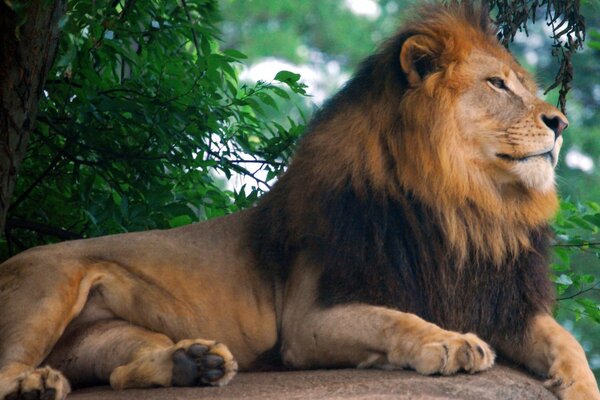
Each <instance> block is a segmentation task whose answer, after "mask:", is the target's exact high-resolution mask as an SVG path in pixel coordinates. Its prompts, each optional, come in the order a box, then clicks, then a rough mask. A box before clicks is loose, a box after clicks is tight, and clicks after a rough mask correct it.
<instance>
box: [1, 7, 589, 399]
mask: <svg viewBox="0 0 600 400" xmlns="http://www.w3.org/2000/svg"><path fill="white" fill-rule="evenodd" d="M417 14H418V15H417V17H416V18H415V19H414V20H413V21H412V22H410V23H408V24H407V25H406V26H405V27H404V28H403V29H402V30H401V31H400V32H399V33H398V34H397V35H396V36H395V37H393V38H392V39H391V40H390V41H388V42H386V43H385V44H384V45H383V47H382V48H381V50H380V51H379V52H378V53H377V54H375V55H373V56H371V57H369V58H368V59H367V60H366V61H365V62H364V63H363V64H362V66H361V67H360V69H359V71H358V72H357V74H356V75H355V76H354V78H353V79H352V80H351V81H350V82H349V83H348V84H347V85H346V86H345V87H344V88H343V89H342V90H341V91H340V92H339V93H338V94H337V95H336V96H335V97H334V98H333V99H332V100H331V101H330V102H329V103H328V104H327V105H326V106H325V107H324V108H323V109H322V110H321V111H320V112H319V113H318V114H317V115H316V117H315V118H314V120H313V121H312V123H311V125H310V127H309V129H308V134H307V135H306V137H305V138H304V139H303V141H302V142H301V144H300V146H299V148H298V151H297V154H296V156H295V158H294V159H293V161H292V163H291V165H290V167H289V170H288V171H287V172H286V173H285V174H283V176H281V178H280V179H279V181H278V182H277V184H276V185H275V187H274V188H273V190H272V191H271V192H269V193H268V194H267V195H265V196H264V197H263V198H262V199H261V200H260V201H259V202H258V205H257V206H256V207H254V208H252V209H250V210H247V211H245V212H241V213H238V214H235V215H231V216H228V217H224V218H219V219H214V220H211V221H208V222H204V223H200V224H195V225H190V226H186V227H183V228H178V229H173V230H168V231H152V232H143V233H131V234H124V235H116V236H108V237H103V238H97V239H89V240H81V241H74V242H67V243H61V244H57V245H52V246H44V247H39V248H35V249H32V250H29V251H26V252H24V253H22V254H20V255H18V256H16V257H14V258H12V259H10V260H8V261H7V262H6V263H4V264H2V266H0V368H1V369H0V398H1V399H14V398H28V399H29V398H36V397H42V398H44V399H52V398H54V399H63V398H65V396H66V395H67V393H68V392H69V383H68V381H67V378H68V380H69V381H70V382H71V384H72V385H76V386H83V385H90V384H95V383H98V382H110V384H111V386H112V387H113V388H115V389H125V388H133V387H149V386H154V385H160V386H194V385H224V384H226V383H227V382H229V381H230V380H231V378H233V376H234V375H235V373H236V371H237V369H238V365H239V367H240V368H241V369H242V370H252V369H255V368H264V362H265V361H266V360H267V359H268V358H269V357H267V355H273V354H279V355H281V359H282V360H283V362H284V363H285V364H286V365H287V366H290V367H293V368H315V367H331V366H357V367H379V368H405V367H409V368H413V369H415V370H417V371H418V372H420V373H422V374H444V375H446V374H453V373H455V372H457V371H459V370H464V371H468V372H477V371H483V370H486V369H488V368H490V367H491V366H492V364H493V363H494V357H495V354H494V351H493V350H492V348H494V349H495V350H496V351H497V352H498V353H499V354H502V355H503V356H505V357H507V358H509V359H512V360H514V361H516V362H517V363H520V364H523V365H525V366H527V367H529V368H530V369H531V370H533V371H535V372H537V373H539V374H542V375H544V376H547V377H548V381H547V386H548V387H549V388H550V389H552V390H554V391H555V393H556V394H557V395H558V396H559V397H560V398H561V399H567V400H581V399H594V400H599V399H600V393H599V391H598V387H597V384H596V381H595V379H594V376H593V375H592V372H591V371H590V368H589V367H588V364H587V361H586V358H585V354H584V352H583V350H582V348H581V346H580V345H579V344H578V343H577V341H576V340H575V339H574V338H573V337H572V336H571V335H570V334H569V333H567V331H565V330H564V329H563V328H561V327H560V326H559V325H558V324H557V323H556V322H555V321H554V319H553V318H552V317H551V316H550V309H551V307H552V300H553V294H552V285H551V283H550V282H549V280H548V276H547V275H548V270H547V258H546V254H547V253H548V247H549V243H550V237H551V234H550V230H549V228H548V224H547V220H548V218H550V217H551V216H552V214H553V213H554V212H555V209H556V204H557V200H556V194H555V188H554V172H553V169H554V166H555V165H556V162H557V159H558V153H559V149H560V146H561V144H562V140H563V139H562V136H561V133H562V131H563V129H564V128H566V126H567V119H566V118H565V116H564V115H563V114H561V113H560V112H559V111H558V110H557V109H555V108H554V107H552V106H550V105H548V104H546V103H544V102H542V101H541V100H539V99H537V98H536V95H535V94H536V87H535V84H534V83H533V81H532V79H531V78H530V77H529V75H528V74H527V72H526V71H525V70H524V69H523V68H521V67H520V66H519V65H518V64H517V62H516V61H515V60H514V59H513V57H512V56H511V55H510V54H509V53H508V52H506V51H505V50H504V48H502V47H501V46H500V45H499V44H498V43H497V41H496V39H495V36H494V29H493V27H492V26H491V25H490V23H489V21H488V17H487V13H486V12H485V11H482V10H474V9H473V7H470V6H456V5H452V6H449V7H445V6H441V5H429V6H426V7H424V8H422V9H421V10H420V12H419V13H417ZM464 332H473V333H464ZM209 339H210V340H209ZM213 339H216V340H218V342H217V341H214V340H213ZM234 356H235V359H234ZM40 366H42V367H40Z"/></svg>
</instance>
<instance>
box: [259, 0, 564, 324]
mask: <svg viewBox="0 0 600 400" xmlns="http://www.w3.org/2000/svg"><path fill="white" fill-rule="evenodd" d="M425 31H427V32H428V34H429V35H437V36H435V37H440V38H443V40H445V41H447V40H450V42H452V43H453V44H452V45H451V46H450V45H449V44H448V43H443V44H442V45H443V46H446V47H444V48H446V50H447V51H448V52H450V53H452V54H446V55H445V56H444V58H443V59H441V60H438V61H437V63H436V65H435V66H434V68H435V71H434V72H432V73H431V74H430V75H429V76H428V79H427V81H426V82H425V84H424V85H423V88H421V89H419V90H412V89H410V88H409V87H408V83H407V78H406V77H405V76H404V74H403V72H402V69H401V67H400V64H399V54H400V50H401V48H402V45H403V43H404V42H405V41H406V40H407V38H408V37H410V36H411V35H415V34H419V33H423V32H425ZM490 32H491V29H490V26H489V24H488V22H487V15H486V18H485V23H484V19H483V18H482V17H481V12H475V11H474V10H472V9H471V10H470V11H469V10H466V9H465V8H460V7H456V6H454V8H446V7H442V6H437V7H436V6H431V7H429V6H428V7H426V8H424V9H422V10H421V11H420V13H419V14H418V17H417V18H416V19H415V22H412V23H410V24H408V25H407V26H406V27H405V28H404V29H402V30H401V31H400V32H399V33H398V34H397V35H396V36H395V37H394V38H392V39H391V40H389V41H388V42H386V43H385V44H384V45H383V46H382V47H381V49H380V50H379V51H378V52H377V53H376V54H375V55H373V56H371V57H369V58H367V59H366V60H365V61H364V62H363V64H362V65H361V67H360V68H359V70H358V72H357V73H356V74H355V75H354V77H353V78H352V79H351V80H350V81H349V82H348V83H347V84H346V86H345V87H344V88H343V89H342V90H341V91H340V92H339V93H338V94H337V95H336V96H334V97H333V98H332V99H331V100H330V101H329V102H328V103H327V104H326V105H325V106H324V107H323V108H322V110H320V111H319V112H318V113H317V115H316V116H315V118H314V119H313V121H312V123H311V124H310V126H309V128H308V132H307V134H306V136H305V137H304V138H303V139H302V141H301V142H300V144H299V147H298V150H297V153H296V155H295V157H294V159H293V160H292V162H291V165H290V167H289V169H288V171H287V172H286V173H285V174H284V175H283V176H281V177H280V179H279V181H278V182H277V183H276V184H275V186H274V187H273V189H272V190H271V191H270V192H269V193H267V194H266V195H265V196H264V197H263V198H262V199H261V200H260V201H259V203H258V205H257V207H256V209H255V210H254V211H253V223H252V226H251V228H250V230H249V240H250V242H251V243H252V245H253V248H254V251H255V253H256V254H257V263H258V264H259V265H260V266H261V267H262V268H265V269H266V270H267V271H269V272H270V273H275V274H276V276H279V277H280V278H281V279H284V280H285V279H286V278H287V276H288V274H289V272H290V268H292V266H293V265H294V262H295V260H296V257H297V256H298V255H299V254H304V255H305V257H306V258H308V259H309V260H312V261H311V262H312V264H314V265H315V266H318V267H319V268H320V270H321V271H322V278H321V281H320V299H321V301H322V302H323V304H329V305H331V304H336V303H339V302H347V301H363V302H367V303H373V304H381V305H387V306H392V307H395V308H398V309H402V310H406V311H411V312H415V313H417V314H419V315H421V316H424V317H427V318H430V319H431V320H432V321H433V322H438V323H440V324H441V325H442V326H446V327H449V328H453V329H458V330H469V329H470V330H475V329H484V328H483V327H484V326H497V324H500V323H503V324H504V323H508V322H509V321H510V322H511V323H514V321H515V320H521V321H527V320H528V319H527V318H522V319H521V317H529V315H527V316H524V315H518V316H517V315H513V314H512V313H513V310H519V309H520V306H519V305H518V304H517V305H515V304H514V301H511V299H521V300H520V301H525V302H529V303H530V304H529V303H528V304H527V305H526V307H524V308H522V309H523V310H524V311H523V312H524V313H534V312H537V311H539V310H542V309H544V310H545V309H547V308H548V307H549V304H550V302H551V298H552V294H551V293H552V290H551V287H550V285H549V284H548V283H547V279H546V275H547V272H546V265H547V264H546V261H547V260H546V259H545V256H544V254H546V252H547V246H548V244H549V241H550V234H549V230H548V228H547V224H546V221H547V219H548V218H549V217H550V215H551V214H552V213H553V212H554V209H555V207H556V201H557V200H556V195H555V193H554V192H551V193H536V192H532V191H528V190H526V189H524V188H518V187H517V188H513V189H511V190H509V191H507V190H504V191H503V190H502V189H501V188H498V187H496V186H495V185H493V184H492V182H491V181H490V179H489V178H488V177H487V176H486V175H485V174H484V173H482V172H480V171H477V170H473V169H472V167H471V166H470V165H468V164H467V163H466V161H465V158H464V157H463V156H464V154H462V150H461V141H460V135H459V132H458V131H457V127H456V124H455V121H454V120H453V115H452V109H453V102H454V98H455V96H456V92H457V90H458V88H459V87H460V82H458V81H457V79H458V78H457V77H455V76H453V74H452V70H453V65H455V64H456V63H457V62H459V61H460V57H463V56H464V54H465V53H468V52H469V51H470V49H471V48H472V46H474V45H478V46H481V47H486V46H498V44H497V43H495V39H494V38H493V35H490ZM462 35H466V36H462ZM465 37H466V38H469V40H470V42H469V43H468V44H464V43H463V42H464V40H465V39H464V38H465ZM429 67H431V66H429ZM480 274H481V275H480ZM436 279H437V280H438V283H434V281H435V280H436ZM494 279H496V281H494ZM522 280H525V281H522ZM474 282H475V283H474ZM491 282H500V284H501V285H503V286H502V287H497V286H493V285H492V283H491ZM469 284H473V286H469ZM478 285H479V286H478ZM490 285H492V286H490ZM470 287H477V289H478V290H480V291H486V290H487V291H490V293H491V295H492V296H495V297H494V298H493V299H492V300H490V299H487V300H485V299H480V298H478V299H477V301H475V297H473V298H472V300H473V301H474V302H472V303H469V302H468V301H466V303H465V304H461V301H462V300H459V299H458V298H454V299H453V300H452V301H454V302H453V303H452V302H450V303H452V304H449V306H448V308H446V307H438V308H437V309H436V305H435V304H433V302H435V300H434V298H435V296H436V295H435V292H436V291H437V292H439V293H440V295H441V296H444V295H445V296H447V297H450V296H456V293H461V291H463V290H467V289H468V288H470ZM469 290H470V289H469ZM505 290H506V291H505ZM523 290H531V294H530V295H528V294H526V293H524V292H523ZM419 291H421V293H422V296H420V297H419V296H416V297H415V296H414V293H418V292H419ZM471 294H472V295H473V296H475V293H471ZM490 301H491V302H492V303H493V304H492V303H490ZM496 301H498V302H499V303H498V304H500V302H502V304H505V305H506V308H505V309H501V307H500V306H498V305H495V304H496V303H495V302H496ZM477 302H479V305H477ZM467 303H468V304H467ZM451 306H455V307H456V309H459V310H460V309H465V307H470V308H472V310H471V311H472V312H473V313H474V316H473V317H472V319H469V318H470V317H469V318H467V317H465V315H454V314H451V313H450V310H451ZM486 307H487V308H486ZM499 307H500V308H499ZM510 307H514V308H510ZM435 310H437V311H435ZM490 310H492V311H490ZM493 310H495V311H493ZM444 313H446V314H445V315H446V316H444ZM494 313H495V314H494ZM501 318H504V319H505V320H504V322H502V321H501V320H500V319H501ZM492 320H493V321H492ZM490 322H492V323H491V324H490ZM512 326H514V327H516V328H514V329H517V330H518V329H520V328H519V325H518V324H513V325H512ZM506 329H509V327H508V325H507V327H506ZM510 329H512V328H510Z"/></svg>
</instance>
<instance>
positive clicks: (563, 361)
mask: <svg viewBox="0 0 600 400" xmlns="http://www.w3.org/2000/svg"><path fill="white" fill-rule="evenodd" d="M502 350H503V353H505V354H506V355H507V356H509V357H510V358H513V359H514V360H515V361H518V362H519V363H522V364H524V365H525V366H527V367H528V368H530V369H531V370H533V371H535V372H537V373H539V374H540V375H542V376H547V377H548V380H547V381H546V386H547V387H548V388H549V389H551V390H552V391H553V392H555V393H556V395H557V396H558V397H559V398H560V399H563V400H577V399H586V400H600V392H599V391H598V384H597V383H596V379H595V378H594V374H593V373H592V371H591V369H590V367H589V365H588V362H587V360H586V357H585V352H584V351H583V348H582V347H581V345H580V344H579V343H578V342H577V340H576V339H575V338H574V337H573V336H572V335H571V334H570V333H569V332H568V331H567V330H566V329H564V328H563V327H562V326H560V325H559V324H558V323H557V322H556V321H555V320H554V318H552V317H551V316H550V315H547V314H544V315H539V316H537V317H535V318H534V319H533V320H532V324H531V326H530V328H529V332H528V335H527V337H526V339H525V341H524V343H523V344H522V345H520V346H514V344H511V343H505V344H503V345H502Z"/></svg>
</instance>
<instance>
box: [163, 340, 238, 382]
mask: <svg viewBox="0 0 600 400" xmlns="http://www.w3.org/2000/svg"><path fill="white" fill-rule="evenodd" d="M236 372H237V363H236V362H235V360H234V359H233V356H232V355H231V353H230V352H229V349H227V347H226V346H225V345H223V344H221V343H216V342H213V343H211V342H207V341H201V342H196V343H193V344H190V345H187V346H184V347H181V348H179V349H177V350H175V352H174V353H173V377H172V385H173V386H205V385H210V386H223V385H225V384H227V383H228V382H229V381H230V380H231V379H232V378H233V376H234V375H235V373H236Z"/></svg>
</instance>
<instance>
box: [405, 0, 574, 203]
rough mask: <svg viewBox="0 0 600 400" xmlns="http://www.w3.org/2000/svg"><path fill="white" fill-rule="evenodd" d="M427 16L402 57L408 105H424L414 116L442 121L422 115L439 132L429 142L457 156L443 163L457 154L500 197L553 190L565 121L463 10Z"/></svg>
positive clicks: (488, 32)
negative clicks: (440, 135) (445, 146)
mask: <svg viewBox="0 0 600 400" xmlns="http://www.w3.org/2000/svg"><path fill="white" fill-rule="evenodd" d="M432 10H433V11H432ZM432 10H426V11H425V12H424V13H423V16H422V17H421V19H420V22H418V23H416V24H414V25H413V26H412V27H411V28H410V29H411V31H410V35H409V36H408V38H407V39H406V40H405V41H404V43H403V44H402V48H401V50H400V64H401V67H402V70H403V71H404V73H405V74H406V79H407V81H408V86H409V89H408V94H407V99H406V101H405V104H407V103H413V102H414V103H417V104H419V103H425V104H427V107H426V108H423V109H420V110H417V111H418V112H419V114H429V113H430V112H432V111H433V110H436V111H437V112H438V113H443V114H442V115H444V116H445V117H443V118H440V115H437V116H433V115H431V114H429V115H420V116H421V117H424V118H427V119H429V120H437V121H438V122H441V123H442V124H443V125H444V126H437V127H433V130H434V131H443V135H444V136H445V137H444V138H438V137H436V135H435V132H434V135H431V136H430V137H429V139H434V141H437V140H438V139H440V140H443V141H444V140H445V141H448V140H452V141H453V143H448V145H449V146H450V147H451V148H450V149H449V150H450V151H451V152H452V153H454V155H453V156H452V155H447V156H448V157H450V158H456V157H457V155H458V154H460V156H461V157H462V158H463V160H462V163H463V164H464V165H465V167H468V168H469V173H470V174H471V175H472V177H473V178H476V179H477V180H478V181H479V183H480V184H483V183H484V182H485V181H488V182H485V183H486V184H491V185H493V187H495V188H496V190H498V192H499V193H501V194H502V193H504V192H507V191H514V190H519V189H524V190H531V191H539V192H548V191H550V190H552V188H553V186H554V167H555V166H556V163H557V159H558V153H559V151H560V146H561V144H562V136H561V134H562V131H563V130H564V128H566V126H567V124H568V122H567V119H566V117H565V116H564V115H563V114H562V113H561V112H560V111H558V110H557V109H556V108H555V107H553V106H551V105H549V104H548V103H545V102H543V101H541V100H540V99H538V98H537V95H536V91H537V88H536V85H535V83H534V81H533V80H532V78H531V77H530V76H529V74H528V73H527V71H525V70H524V69H523V68H522V67H521V66H520V65H519V64H518V63H517V62H516V61H515V59H514V58H513V57H512V56H511V55H510V54H509V53H508V52H507V51H506V50H505V49H504V48H503V47H502V46H500V45H499V43H498V41H497V39H496V37H495V35H494V32H493V30H492V29H490V25H489V24H488V22H487V20H482V19H480V18H475V13H474V12H473V11H472V10H470V9H468V8H467V7H464V6H463V8H460V9H454V10H452V9H450V10H446V11H445V12H444V11H442V9H441V8H439V7H438V8H434V9H432ZM432 100H433V102H434V103H435V104H434V105H432V104H431V103H432ZM409 108H410V112H413V113H414V112H415V108H414V105H413V104H410V106H409ZM416 123H421V124H422V121H418V122H416ZM440 144H441V143H437V142H434V143H432V144H431V145H433V146H439V145H440ZM450 162H451V161H450ZM456 172H459V171H456ZM438 173H439V172H438ZM477 175H479V176H477ZM521 187H522V188H521Z"/></svg>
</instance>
